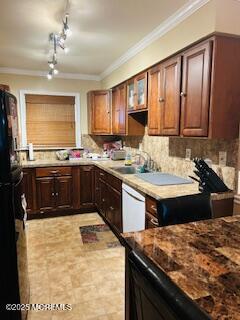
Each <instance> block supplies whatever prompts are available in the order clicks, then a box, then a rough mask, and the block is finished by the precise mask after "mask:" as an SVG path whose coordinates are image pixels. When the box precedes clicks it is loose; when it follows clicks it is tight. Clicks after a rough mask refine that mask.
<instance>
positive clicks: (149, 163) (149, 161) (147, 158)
mask: <svg viewBox="0 0 240 320" xmlns="http://www.w3.org/2000/svg"><path fill="white" fill-rule="evenodd" d="M143 154H144V155H143ZM137 156H138V157H139V163H140V158H142V159H143V160H144V167H145V168H146V169H148V170H150V169H151V167H152V163H153V161H152V159H151V156H150V155H149V153H147V152H146V151H140V152H139V153H136V154H135V157H137Z"/></svg>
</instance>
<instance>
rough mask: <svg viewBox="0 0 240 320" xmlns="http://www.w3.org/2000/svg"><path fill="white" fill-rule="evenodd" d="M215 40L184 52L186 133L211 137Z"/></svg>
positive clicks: (183, 80)
mask: <svg viewBox="0 0 240 320" xmlns="http://www.w3.org/2000/svg"><path fill="white" fill-rule="evenodd" d="M211 55H212V41H206V42H204V43H201V44H198V45H196V46H194V47H193V48H190V49H188V50H186V51H185V52H184V53H183V74H182V92H181V99H182V106H181V110H182V116H181V134H182V135H183V136H188V137H189V136H193V137H207V136H208V125H209V106H210V79H211V78H210V76H211Z"/></svg>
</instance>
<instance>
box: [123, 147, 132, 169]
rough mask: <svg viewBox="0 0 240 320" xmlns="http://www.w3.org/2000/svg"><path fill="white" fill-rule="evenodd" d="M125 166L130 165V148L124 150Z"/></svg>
mask: <svg viewBox="0 0 240 320" xmlns="http://www.w3.org/2000/svg"><path fill="white" fill-rule="evenodd" d="M124 164H125V166H131V165H132V152H131V149H129V150H126V156H125V162H124Z"/></svg>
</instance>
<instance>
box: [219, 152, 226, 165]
mask: <svg viewBox="0 0 240 320" xmlns="http://www.w3.org/2000/svg"><path fill="white" fill-rule="evenodd" d="M218 159H219V165H220V166H223V167H225V166H226V165H227V152H226V151H219V157H218Z"/></svg>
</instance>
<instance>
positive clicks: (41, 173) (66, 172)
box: [36, 167, 72, 177]
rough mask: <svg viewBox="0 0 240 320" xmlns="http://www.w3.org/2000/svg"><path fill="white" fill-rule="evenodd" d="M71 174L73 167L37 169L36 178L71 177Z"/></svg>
mask: <svg viewBox="0 0 240 320" xmlns="http://www.w3.org/2000/svg"><path fill="white" fill-rule="evenodd" d="M71 174H72V168H71V167H48V168H37V169H36V177H51V176H70V175H71Z"/></svg>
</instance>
